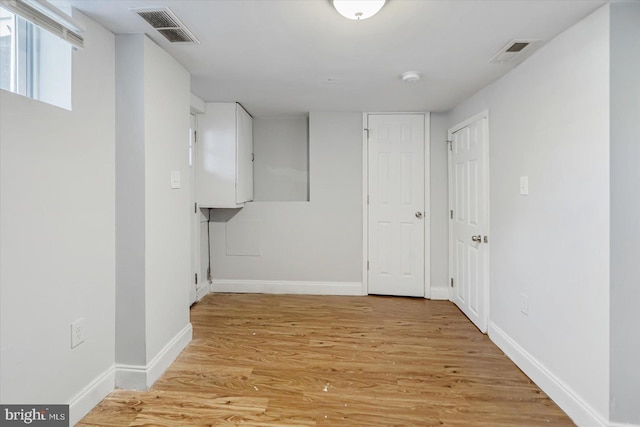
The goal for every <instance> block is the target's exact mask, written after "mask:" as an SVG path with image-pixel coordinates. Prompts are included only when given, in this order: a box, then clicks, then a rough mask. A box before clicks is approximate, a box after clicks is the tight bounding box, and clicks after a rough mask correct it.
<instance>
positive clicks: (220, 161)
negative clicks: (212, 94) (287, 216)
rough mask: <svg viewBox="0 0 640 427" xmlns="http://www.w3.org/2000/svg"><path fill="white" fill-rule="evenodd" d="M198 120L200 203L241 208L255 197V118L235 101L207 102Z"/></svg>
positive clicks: (201, 205)
mask: <svg viewBox="0 0 640 427" xmlns="http://www.w3.org/2000/svg"><path fill="white" fill-rule="evenodd" d="M198 119H199V122H198V128H199V132H198V141H197V143H196V146H197V147H198V148H197V150H198V155H197V163H198V177H197V202H198V206H199V207H202V208H240V207H242V206H244V203H245V202H250V201H252V200H253V119H252V117H251V116H250V115H249V113H247V111H246V110H245V109H244V108H242V105H240V104H238V103H236V102H207V103H205V113H204V114H202V115H200V116H199V117H198Z"/></svg>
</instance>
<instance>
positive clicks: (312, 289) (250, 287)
mask: <svg viewBox="0 0 640 427" xmlns="http://www.w3.org/2000/svg"><path fill="white" fill-rule="evenodd" d="M211 292H232V293H252V294H295V295H362V283H360V282H301V281H293V280H235V279H214V280H213V284H212V285H211Z"/></svg>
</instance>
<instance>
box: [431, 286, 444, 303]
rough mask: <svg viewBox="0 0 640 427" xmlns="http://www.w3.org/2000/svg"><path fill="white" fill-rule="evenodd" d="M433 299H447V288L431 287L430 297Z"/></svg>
mask: <svg viewBox="0 0 640 427" xmlns="http://www.w3.org/2000/svg"><path fill="white" fill-rule="evenodd" d="M429 299H433V300H449V289H448V288H433V287H432V288H431V297H430V298H429Z"/></svg>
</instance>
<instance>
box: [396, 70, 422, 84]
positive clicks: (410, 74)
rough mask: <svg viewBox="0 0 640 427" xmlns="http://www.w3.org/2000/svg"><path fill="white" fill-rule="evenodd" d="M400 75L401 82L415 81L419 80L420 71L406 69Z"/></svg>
mask: <svg viewBox="0 0 640 427" xmlns="http://www.w3.org/2000/svg"><path fill="white" fill-rule="evenodd" d="M400 77H402V81H403V82H407V83H415V82H417V81H418V80H420V73H418V72H417V71H407V72H406V73H402V74H401V76H400Z"/></svg>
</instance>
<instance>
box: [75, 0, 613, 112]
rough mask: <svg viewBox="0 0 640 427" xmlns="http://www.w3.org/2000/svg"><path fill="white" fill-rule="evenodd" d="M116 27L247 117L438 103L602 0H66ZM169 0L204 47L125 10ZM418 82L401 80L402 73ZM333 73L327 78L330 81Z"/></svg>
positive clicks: (471, 88) (445, 103)
mask: <svg viewBox="0 0 640 427" xmlns="http://www.w3.org/2000/svg"><path fill="white" fill-rule="evenodd" d="M63 3H68V4H71V5H73V6H74V7H76V8H78V9H79V10H81V11H83V12H84V13H86V14H87V15H89V16H91V17H92V18H94V19H95V20H96V21H98V22H100V23H101V24H102V25H104V26H105V27H106V28H108V29H109V30H111V31H113V32H114V33H147V34H148V35H149V36H150V37H151V38H152V39H153V40H155V41H156V43H158V44H159V45H160V46H162V47H163V48H164V49H166V50H167V51H168V52H169V53H171V55H173V56H174V57H175V58H176V59H177V60H178V61H179V62H180V63H181V64H182V65H184V66H185V68H187V69H188V70H189V71H190V72H191V75H192V91H193V93H194V94H196V95H198V96H199V97H200V98H202V99H204V100H205V101H239V102H241V103H242V104H243V105H244V106H245V107H246V108H247V109H248V110H249V111H250V112H251V113H252V114H253V115H254V116H255V115H258V116H260V115H263V116H264V115H282V114H297V113H302V112H308V111H446V110H448V109H450V108H452V107H454V106H455V105H456V104H457V103H459V102H460V101H462V100H464V99H465V98H467V97H469V96H470V95H472V94H473V93H474V92H476V91H478V90H479V89H481V88H482V87H484V86H486V85H487V84H489V83H490V82H492V81H494V80H496V79H497V78H498V77H500V76H501V75H503V74H505V73H506V72H507V71H509V70H510V69H511V68H513V66H514V65H503V64H493V63H489V59H490V58H491V57H492V56H493V55H494V54H495V53H496V52H498V50H500V49H501V48H502V47H504V46H505V45H506V44H507V43H508V42H509V41H511V40H512V39H517V38H524V39H539V40H541V41H542V43H546V42H547V41H549V40H550V39H552V38H553V37H554V36H556V35H557V34H559V33H560V32H562V31H563V30H565V29H566V28H568V27H570V26H571V25H572V24H574V23H576V22H578V21H579V20H580V19H582V18H583V17H585V16H586V15H588V14H589V13H590V12H592V11H593V10H595V9H597V8H598V7H599V6H601V5H603V4H604V3H606V1H605V0H391V1H389V2H388V3H387V4H386V5H385V6H384V7H383V8H382V10H381V11H380V13H378V14H377V15H376V16H374V17H372V18H370V19H368V20H365V21H350V20H348V19H345V18H343V17H342V16H340V15H339V14H338V13H337V12H336V11H335V10H334V9H333V7H332V5H331V3H330V1H329V0H199V1H194V0H171V1H169V0H66V1H64V2H63ZM150 6H168V7H169V8H171V9H172V10H173V12H174V13H175V14H176V15H177V16H178V18H180V20H181V21H182V22H183V23H184V24H185V25H186V26H187V27H188V28H189V29H190V30H191V31H192V32H193V33H194V34H195V35H196V37H198V38H199V39H200V41H201V44H180V43H174V44H171V43H169V42H167V41H166V40H165V39H164V38H163V37H162V36H160V35H159V34H158V33H157V32H155V30H153V29H152V28H151V27H150V26H149V25H148V24H147V23H146V22H145V21H143V20H142V19H141V18H140V17H139V16H137V15H136V14H134V13H133V12H131V11H130V10H129V9H130V8H133V7H150ZM405 71H418V72H420V74H421V76H422V79H421V80H420V81H419V82H417V83H411V84H410V83H404V82H402V81H401V79H400V74H402V73H403V72H405ZM330 79H331V80H330Z"/></svg>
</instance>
